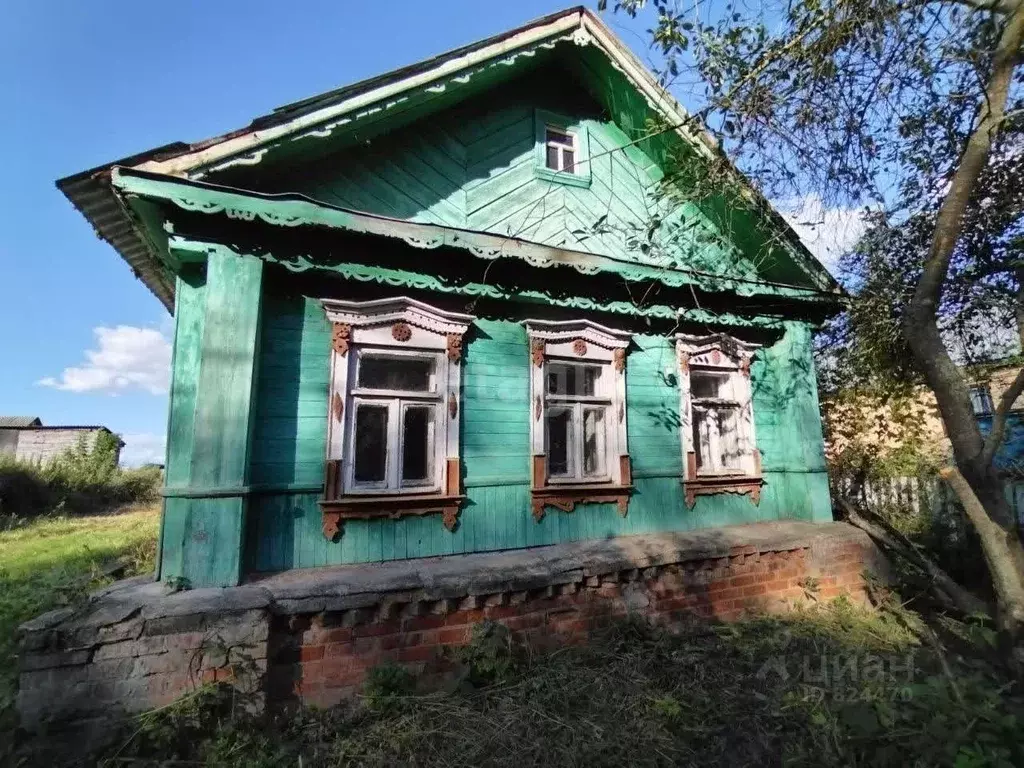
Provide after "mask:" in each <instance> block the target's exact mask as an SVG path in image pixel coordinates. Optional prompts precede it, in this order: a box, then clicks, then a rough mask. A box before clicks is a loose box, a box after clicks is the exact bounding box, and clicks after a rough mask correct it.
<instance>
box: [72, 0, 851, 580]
mask: <svg viewBox="0 0 1024 768" xmlns="http://www.w3.org/2000/svg"><path fill="white" fill-rule="evenodd" d="M720 159H721V158H720V153H719V150H718V149H717V148H716V146H715V144H714V142H713V141H712V140H711V139H709V138H708V137H707V136H705V135H703V134H702V133H701V132H700V130H699V128H698V126H696V125H695V124H694V123H693V122H692V121H690V120H688V118H687V116H686V114H685V113H684V111H683V109H682V108H681V107H680V106H679V105H678V104H677V103H676V102H675V101H674V100H673V99H672V98H671V97H670V96H669V95H668V94H667V93H666V92H665V91H664V90H663V89H661V88H660V87H659V86H658V84H657V83H656V81H655V80H654V79H653V78H652V76H651V75H650V73H649V72H648V71H647V70H646V69H645V68H644V67H643V66H642V65H641V64H640V63H639V61H638V60H637V59H636V58H635V57H634V56H633V55H632V54H631V53H630V51H629V50H628V49H627V48H626V47H625V46H624V45H623V44H622V43H621V42H620V41H619V40H618V39H616V37H615V36H614V35H613V34H612V33H611V32H610V31H609V29H608V28H607V27H606V26H605V25H604V24H603V23H602V22H601V21H600V20H599V19H598V18H597V17H596V16H595V15H594V14H592V13H591V12H590V11H587V10H585V9H581V8H574V9H571V10H567V11H564V12H562V13H558V14H555V15H552V16H548V17H546V18H542V19H539V20H537V21H534V22H532V23H530V24H528V25H526V26H524V27H521V28H519V29H515V30H512V31H510V32H506V33H504V34H501V35H498V36H496V37H493V38H490V39H487V40H483V41H480V42H478V43H474V44H472V45H469V46H466V47H464V48H460V49H458V50H454V51H451V52H449V53H445V54H442V55H440V56H437V57H435V58H433V59H429V60H427V61H423V62H419V63H417V64H413V65H411V66H408V67H405V68H403V69H400V70H396V71H394V72H390V73H387V74H384V75H381V76H379V77H375V78H372V79H370V80H367V81H364V82H361V83H357V84H355V85H351V86H347V87H344V88H340V89H338V90H336V91H332V92H329V93H325V94H322V95H319V96H316V97H313V98H309V99H306V100H304V101H299V102H296V103H294V104H289V105H287V106H284V107H281V108H279V109H277V110H275V111H274V112H272V113H271V114H269V115H265V116H262V117H258V118H256V119H255V120H253V121H252V123H251V124H250V125H248V126H247V127H244V128H241V129H239V130H235V131H232V132H230V133H227V134H225V135H223V136H219V137H216V138H212V139H208V140H206V141H201V142H197V143H193V144H184V143H177V144H170V145H167V146H164V147H160V148H158V149H154V150H152V151H149V152H145V153H143V154H141V155H136V156H133V157H128V158H125V159H122V160H119V161H116V162H114V163H110V164H108V165H104V166H102V167H100V168H95V169H92V170H89V171H86V172H83V173H80V174H77V175H75V176H71V177H68V178H65V179H63V180H61V181H60V182H58V186H59V187H60V189H61V190H63V192H64V193H65V194H66V195H67V197H68V198H69V199H70V200H71V201H72V202H73V203H74V205H75V206H76V207H77V208H78V209H79V210H80V211H81V212H82V213H83V215H85V216H86V218H88V219H89V221H90V222H91V223H92V224H93V225H94V227H95V228H96V230H97V231H98V233H99V234H100V236H101V237H103V238H105V239H106V240H108V241H109V242H110V243H111V244H112V245H113V246H114V247H115V248H116V249H117V250H118V251H119V252H120V254H121V255H122V256H123V257H124V259H125V260H126V261H127V262H128V264H129V265H130V267H131V268H132V269H133V270H134V271H135V273H136V274H137V275H138V276H139V278H140V279H141V280H142V281H143V282H144V283H145V284H146V285H147V286H148V287H149V289H150V290H152V291H153V293H154V294H156V296H158V297H159V298H160V300H161V301H162V302H163V303H164V304H165V305H166V306H167V307H168V309H169V310H171V311H172V312H173V313H174V317H175V333H174V362H173V375H172V384H171V395H170V414H169V421H168V441H167V444H168V448H167V473H166V488H165V489H164V499H165V500H164V514H163V523H162V528H161V537H160V552H159V576H160V578H161V579H164V580H175V581H179V582H184V583H187V584H189V585H191V586H210V585H233V584H237V583H240V582H241V581H244V580H246V579H248V578H251V577H253V576H254V575H255V574H260V573H267V572H275V571H282V570H287V569H299V568H312V567H317V566H329V565H337V564H347V563H366V562H374V561H386V560H397V559H407V558H421V557H428V556H437V555H448V554H455V553H467V552H485V551H495V550H509V549H517V548H525V547H534V546H538V545H544V544H551V543H556V542H565V541H572V540H582V539H593V538H605V537H615V536H625V535H629V534H636V533H647V532H659V531H673V530H683V529H693V528H707V527H713V526H721V525H729V524H738V523H747V522H757V521H766V520H776V519H786V518H789V519H800V520H808V521H830V520H831V519H832V513H831V505H830V500H829V492H828V481H827V477H826V472H825V462H824V456H823V447H822V434H821V424H820V418H819V410H818V400H817V393H816V388H815V376H814V367H813V361H812V357H811V335H812V331H813V329H814V328H815V327H816V325H818V324H820V322H821V321H822V319H823V318H825V317H827V316H828V314H829V313H830V312H833V311H834V310H835V307H836V305H837V302H838V300H839V297H840V289H839V288H838V286H837V285H836V284H835V282H834V281H833V280H832V279H831V278H830V277H829V275H828V274H827V272H826V271H825V270H824V269H823V268H822V267H821V265H820V264H819V263H817V262H816V261H815V259H814V258H813V257H812V256H811V255H810V254H809V253H808V252H807V251H806V249H805V248H804V247H803V246H802V245H801V244H800V242H799V240H798V238H797V237H796V235H795V234H794V233H793V232H792V231H791V230H790V229H789V228H788V226H787V225H786V224H785V223H784V222H783V220H782V219H781V218H780V217H779V216H778V215H777V214H776V213H775V212H773V211H772V210H771V209H770V207H769V206H768V205H767V204H766V203H765V201H764V200H763V199H761V198H760V197H759V196H758V195H757V194H756V193H755V192H754V191H753V190H751V189H750V188H749V187H747V186H746V185H745V184H744V183H743V181H742V179H741V178H740V177H739V175H738V174H737V175H736V178H735V182H736V183H732V184H726V185H723V188H722V190H721V191H718V192H712V193H707V192H706V191H705V193H704V194H701V195H696V194H693V190H691V189H688V188H687V182H686V181H685V179H686V178H689V177H690V176H689V175H688V174H687V173H685V172H682V173H681V172H679V169H681V168H682V169H687V168H689V169H692V171H693V173H692V174H691V175H692V178H694V179H696V178H698V177H700V175H701V174H700V171H701V169H704V168H709V167H711V165H712V164H713V163H716V162H720ZM667 172H671V173H672V175H671V178H668V177H667V176H666V173H667Z"/></svg>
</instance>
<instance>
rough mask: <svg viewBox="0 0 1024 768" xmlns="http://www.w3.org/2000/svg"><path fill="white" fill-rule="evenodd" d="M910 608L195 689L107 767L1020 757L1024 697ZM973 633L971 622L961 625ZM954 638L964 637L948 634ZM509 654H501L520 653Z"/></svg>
mask: <svg viewBox="0 0 1024 768" xmlns="http://www.w3.org/2000/svg"><path fill="white" fill-rule="evenodd" d="M917 627H919V619H918V618H917V617H915V616H914V615H913V614H908V613H907V612H906V611H904V610H903V609H901V608H899V606H898V605H896V604H893V605H892V606H890V608H889V609H887V610H884V611H881V612H878V613H875V612H870V611H866V610H863V609H860V608H857V607H854V606H853V605H851V604H850V603H848V602H846V601H844V600H839V601H836V602H834V603H832V604H829V605H826V606H822V607H819V608H815V609H812V610H805V611H802V612H798V613H796V614H794V615H792V616H789V617H786V618H785V619H777V618H754V619H751V620H748V621H744V622H740V623H736V624H731V625H714V624H709V623H705V622H694V623H692V624H690V625H689V626H687V627H684V628H683V629H682V631H680V632H678V633H674V634H670V633H667V632H663V631H659V630H656V629H653V628H651V627H649V626H647V625H645V624H643V623H640V622H624V623H622V624H620V625H618V626H615V627H612V628H611V629H609V630H608V631H607V632H605V633H603V634H602V635H600V636H598V637H595V638H592V642H591V643H590V644H588V645H587V646H585V647H572V648H565V649H562V650H559V651H556V652H553V653H547V654H538V655H532V654H530V653H529V652H528V650H525V649H516V648H515V647H514V646H511V645H510V644H509V643H503V642H498V643H495V642H493V641H494V633H495V632H500V631H501V630H500V628H498V627H496V625H492V626H491V627H488V628H486V631H484V632H478V635H477V637H476V638H475V640H474V643H473V644H472V645H471V646H470V647H469V649H463V650H461V651H459V652H456V653H454V656H453V658H454V661H455V662H456V663H457V664H460V663H461V664H463V665H464V670H463V671H464V674H463V676H462V682H461V684H460V685H458V686H455V687H453V689H452V690H449V691H448V692H445V693H436V694H417V693H415V692H414V688H413V686H414V683H415V681H414V680H410V679H409V677H408V675H405V674H400V673H398V670H396V669H387V668H383V669H378V670H376V671H375V673H374V674H372V675H371V677H370V680H371V682H370V684H369V685H368V687H367V689H366V691H365V695H364V697H363V699H362V701H361V702H358V703H356V704H354V705H353V706H343V707H338V708H335V709H333V710H329V711H317V710H313V709H300V710H297V711H293V712H291V713H284V714H277V715H273V716H265V717H260V716H256V715H251V714H247V713H246V710H245V707H244V706H239V705H240V704H244V700H241V701H240V700H239V698H238V694H236V693H233V692H232V691H231V690H230V689H228V688H223V687H219V688H218V687H209V688H204V689H200V690H199V691H198V692H196V693H195V694H192V695H190V696H188V697H186V698H185V699H184V700H182V701H180V702H179V703H177V704H175V705H174V706H172V707H170V708H168V709H165V710H162V711H160V712H157V713H152V714H148V715H144V716H142V717H141V718H139V719H137V720H136V721H135V722H133V723H132V724H131V725H130V727H129V729H127V730H126V731H125V733H124V734H123V735H122V737H121V739H119V740H118V742H117V743H116V744H115V745H114V747H112V748H111V749H110V750H109V751H108V752H107V753H106V754H104V755H101V756H99V757H98V758H96V759H97V764H98V765H101V766H119V767H126V766H137V767H138V768H142V766H147V767H148V766H153V767H154V768H155V766H163V765H178V764H182V765H185V764H189V765H192V764H194V765H205V766H218V767H221V768H242V766H245V767H246V768H250V767H252V766H256V767H261V768H271V767H274V768H276V767H278V766H280V767H281V768H285V767H288V768H292V767H294V766H303V768H327V767H328V766H350V765H351V766H382V767H383V766H394V765H403V766H424V767H426V766H437V767H438V768H442V767H443V768H463V767H464V768H470V767H474V768H475V767H476V766H495V767H497V768H528V767H530V766H588V767H593V768H602V767H604V766H608V767H611V766H623V765H630V766H651V767H653V766H674V765H694V766H698V765H699V766H702V767H703V766H761V765H789V766H848V765H864V766H867V765H870V766H932V765H949V766H956V767H957V768H980V767H981V766H1012V765H1022V764H1024V729H1022V727H1021V726H1022V725H1024V722H1022V719H1021V718H1022V715H1024V700H1022V698H1021V696H1020V693H1019V691H1018V688H1017V686H1016V685H1015V684H1014V682H1013V680H1012V678H1011V677H1010V676H1009V675H1008V674H1007V673H1006V670H1003V669H1002V668H1001V667H999V665H998V664H996V663H993V662H991V661H988V660H985V657H984V654H982V653H981V652H980V651H981V649H979V648H976V649H975V651H977V652H972V653H969V654H964V655H961V654H960V652H959V651H966V650H969V648H970V646H969V645H961V646H958V648H959V651H957V652H950V653H949V654H948V657H947V656H946V655H945V654H944V655H943V657H942V658H941V659H940V657H939V656H937V655H936V653H935V652H934V651H932V650H930V648H931V646H922V645H921V644H920V643H919V641H918V637H919V632H918V631H917V629H916V628H917ZM964 634H965V636H968V635H969V634H970V633H969V632H966V633H964ZM947 642H949V643H950V646H949V647H950V648H951V649H952V647H953V645H952V643H953V642H954V641H953V640H952V636H947ZM510 647H511V650H507V651H506V653H507V655H506V656H505V657H504V658H499V657H500V656H501V653H500V652H496V650H495V649H501V648H506V649H507V648H510Z"/></svg>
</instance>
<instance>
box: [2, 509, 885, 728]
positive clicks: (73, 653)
mask: <svg viewBox="0 0 1024 768" xmlns="http://www.w3.org/2000/svg"><path fill="white" fill-rule="evenodd" d="M790 528H793V530H794V531H795V532H796V534H799V535H796V534H794V535H793V536H792V537H789V536H780V535H779V530H778V526H765V527H760V528H759V527H756V526H751V527H750V528H749V529H745V530H744V531H743V534H744V535H745V536H748V537H749V538H747V539H746V540H747V541H751V542H760V543H759V544H752V545H750V546H738V547H733V548H731V549H728V548H725V546H726V545H722V544H719V543H716V541H715V539H714V537H708V538H706V539H701V537H700V536H694V537H693V539H692V540H683V543H682V544H681V545H680V547H681V548H680V549H676V548H674V546H675V545H674V544H673V542H672V541H668V542H666V541H665V540H658V541H657V542H655V543H654V545H653V547H652V548H651V549H648V550H645V546H646V545H645V543H644V541H643V540H639V539H638V540H628V541H623V542H619V545H618V546H617V548H616V549H615V550H614V551H613V553H612V554H609V552H608V551H602V552H601V553H600V554H599V555H598V556H595V557H588V556H586V555H585V554H583V555H581V554H579V553H578V552H577V553H576V554H571V553H570V554H563V555H562V556H563V557H564V559H563V560H556V561H551V562H556V563H557V565H555V566H552V565H551V562H548V561H543V562H544V565H543V567H541V566H538V565H537V564H536V563H535V564H534V566H533V567H534V568H535V570H533V571H531V570H530V568H529V567H524V568H523V569H522V570H516V569H512V570H508V571H507V573H505V572H502V573H503V574H504V575H501V576H500V577H496V578H489V577H488V578H484V577H482V576H481V575H480V573H481V571H480V568H481V566H480V565H479V564H478V565H477V566H475V567H476V568H477V569H478V570H477V571H475V572H474V571H472V569H470V570H468V571H467V572H466V574H465V577H464V578H460V577H459V576H458V574H457V573H454V574H453V573H451V572H449V573H448V575H447V576H446V577H445V578H444V579H439V580H438V582H437V585H432V584H431V583H430V582H425V581H422V580H421V581H420V582H417V581H416V580H414V579H410V580H406V581H404V582H399V583H401V584H403V585H409V587H408V591H400V590H402V589H404V588H405V587H395V588H393V589H391V590H381V591H372V590H371V591H367V592H343V591H332V590H334V589H335V587H334V586H333V582H331V581H330V580H327V581H326V582H324V581H322V580H321V581H318V580H317V579H318V578H322V575H321V577H318V575H317V574H316V573H314V572H310V573H307V574H305V575H303V574H297V575H294V577H293V579H294V581H295V583H298V584H300V585H301V589H302V590H306V591H305V592H300V593H299V594H300V598H299V599H293V598H287V597H280V598H279V597H276V596H275V593H273V592H272V591H271V590H269V589H267V588H266V587H265V586H261V585H260V584H258V583H257V584H253V585H246V586H241V587H235V588H231V589H223V590H222V589H209V590H191V591H185V592H180V593H173V594H169V593H167V592H166V590H165V589H164V588H163V587H162V586H161V585H159V584H144V583H142V582H140V583H139V584H134V585H133V584H132V583H130V582H125V583H123V584H122V585H121V586H120V587H117V586H115V587H112V588H111V589H110V592H109V594H107V595H106V596H105V597H103V598H101V599H98V600H97V601H95V602H94V603H92V604H91V605H92V608H91V611H87V612H85V613H84V614H79V613H77V612H76V611H73V610H71V609H62V610H58V611H54V612H51V613H49V614H45V615H43V616H41V617H39V618H37V619H34V620H32V621H31V622H28V623H26V624H25V625H23V626H22V628H21V632H22V645H21V650H22V653H21V659H20V662H21V677H20V690H19V694H18V708H19V711H20V713H21V717H22V724H23V725H24V726H25V727H26V728H28V729H30V730H36V731H38V730H40V729H41V728H43V727H44V726H46V727H48V726H47V724H60V723H63V724H65V725H69V726H70V727H77V728H80V729H81V730H83V732H86V731H87V732H88V734H90V735H89V736H88V738H102V736H103V734H105V733H108V732H110V731H109V728H107V727H106V725H104V724H103V723H105V722H107V721H108V720H111V719H116V718H117V717H118V716H120V715H123V714H126V713H131V712H138V711H141V710H145V709H149V708H152V707H155V706H160V705H163V704H166V703H168V702H169V701H171V700H173V699H174V698H176V697H177V696H179V695H181V694H183V693H187V692H189V691H190V690H192V689H194V688H195V687H196V686H198V685H199V684H201V683H202V682H204V681H209V680H221V679H228V680H232V681H233V682H234V683H235V684H236V685H238V686H239V687H240V688H243V689H245V690H248V691H250V692H251V693H253V694H255V696H254V697H253V702H254V706H262V702H263V701H264V699H266V700H269V701H272V702H273V701H282V702H288V701H292V702H305V703H309V704H318V705H321V706H329V705H331V704H335V703H337V702H338V701H339V700H341V699H343V698H345V697H348V696H350V695H352V694H354V693H355V692H357V691H358V690H359V688H360V686H361V685H362V684H363V682H364V681H365V679H366V676H367V672H368V670H370V669H371V668H373V667H375V666H377V665H380V664H383V663H396V664H400V665H403V666H405V667H407V668H409V669H410V671H412V672H414V673H416V674H417V676H418V677H417V679H418V682H419V683H420V684H421V685H422V687H424V688H429V687H432V686H434V685H437V684H440V683H442V682H443V681H444V680H445V679H450V677H451V672H452V669H453V666H454V662H453V660H452V659H451V654H448V653H446V651H445V650H444V649H445V648H448V647H452V646H461V645H465V644H466V643H467V642H469V640H470V638H471V636H472V632H473V626H474V625H476V624H479V623H480V622H483V621H485V620H489V621H493V622H497V623H500V624H502V625H504V626H505V627H507V628H508V630H509V631H510V634H511V635H512V637H513V638H514V639H516V640H517V641H520V642H523V643H528V644H530V645H531V646H534V647H540V648H543V647H545V646H556V645H565V644H572V643H583V642H586V640H587V638H588V636H589V635H590V633H591V632H593V631H595V630H598V629H601V628H603V627H605V626H607V625H608V624H609V623H610V622H612V621H613V620H615V619H618V618H620V617H623V616H626V615H627V614H632V615H636V616H641V617H645V618H647V619H649V620H651V621H654V622H657V623H660V624H664V625H667V626H670V627H671V625H672V624H673V623H676V622H681V621H685V620H690V619H691V617H693V616H700V617H707V618H714V619H720V620H730V619H736V618H738V617H739V616H741V615H742V614H743V613H744V612H746V611H777V610H783V609H785V608H786V607H788V606H789V605H791V604H792V603H794V602H801V601H806V600H809V599H828V598H832V597H835V596H837V595H839V594H841V593H844V592H845V593H848V594H850V595H851V596H852V597H853V598H855V599H858V600H860V599H863V586H864V585H863V582H862V577H861V574H862V571H863V570H865V569H870V570H874V571H876V572H879V573H880V574H882V575H883V576H884V568H885V565H884V559H882V558H881V557H880V555H879V553H878V551H877V550H876V549H875V548H874V546H873V545H872V544H871V542H870V540H869V539H868V538H867V537H866V536H865V535H864V534H863V533H861V532H859V531H857V530H856V529H854V528H852V527H850V526H843V525H838V524H833V525H830V526H822V527H820V528H819V527H815V528H813V529H811V530H807V529H803V528H799V526H795V527H794V526H790ZM798 529H799V530H798ZM788 530H789V529H786V530H784V531H783V532H784V533H785V532H786V531H788ZM659 542H660V543H659ZM784 542H785V543H784ZM649 544H650V543H649V542H648V545H649ZM473 557H474V558H476V557H486V556H473ZM498 557H499V558H500V557H502V556H498ZM467 562H468V561H467ZM538 562H540V561H538ZM648 563H658V565H655V566H652V567H647V568H637V567H636V566H637V564H648ZM421 567H422V568H424V570H429V568H430V563H429V562H424V563H422V564H421ZM506 568H507V564H506ZM483 572H484V573H486V574H490V575H493V574H494V573H497V572H492V571H488V570H487V569H486V568H485V569H484V570H483ZM474 573H476V575H475V576H474V575H473V574H474ZM364 577H365V574H364ZM285 581H286V582H287V580H285ZM288 583H291V582H288ZM288 583H285V584H284V585H283V586H281V585H279V588H280V589H282V590H284V589H285V588H286V587H287V586H288ZM368 583H369V584H371V585H372V584H373V581H372V579H371V580H370V581H369V582H368ZM392 583H394V582H392ZM474 584H476V585H480V586H479V589H480V590H487V592H486V593H485V594H467V593H468V592H471V591H473V586H472V585H474ZM541 584H547V585H550V586H543V587H541V586H539V585H541ZM513 585H518V586H513ZM534 586H536V587H537V588H531V589H529V590H528V591H522V590H524V589H527V588H528V587H534ZM317 590H323V591H317ZM499 590H500V591H499ZM515 590H519V591H515ZM291 594H294V592H293V593H291ZM328 605H333V606H337V608H336V609H332V610H324V608H325V607H326V606H328ZM343 607H344V610H342V608H343ZM90 722H91V723H92V725H89V723H90ZM60 727H63V726H60ZM83 738H85V737H83Z"/></svg>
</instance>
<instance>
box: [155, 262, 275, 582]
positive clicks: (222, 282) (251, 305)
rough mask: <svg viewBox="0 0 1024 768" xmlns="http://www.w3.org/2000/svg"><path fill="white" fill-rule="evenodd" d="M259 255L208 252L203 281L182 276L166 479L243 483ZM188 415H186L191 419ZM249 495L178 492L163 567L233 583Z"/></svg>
mask: <svg viewBox="0 0 1024 768" xmlns="http://www.w3.org/2000/svg"><path fill="white" fill-rule="evenodd" d="M262 278H263V262H261V261H260V260H258V259H255V258H250V257H241V256H237V255H234V254H231V253H228V252H226V251H217V252H215V253H213V254H211V255H210V256H209V258H208V261H207V267H206V280H205V285H204V286H203V287H202V290H201V291H200V290H199V284H198V282H194V283H192V284H188V285H185V282H184V281H183V283H182V285H179V289H181V288H182V287H184V290H182V292H181V293H180V294H179V301H178V305H177V309H178V317H177V328H176V332H175V358H176V364H175V376H174V379H175V380H174V383H173V386H175V387H176V390H177V391H176V393H172V398H171V400H172V403H171V417H170V423H171V428H170V435H171V439H172V442H173V450H172V451H171V466H170V469H171V470H172V471H171V472H169V473H168V478H167V482H168V484H169V485H172V486H175V487H179V486H185V485H187V486H189V487H192V488H209V487H221V488H224V487H229V488H230V487H239V488H240V487H242V486H244V485H246V484H247V482H248V478H249V474H248V473H249V457H250V444H251V439H252V432H253V429H252V425H253V419H254V416H255V413H256V409H255V408H254V398H253V393H254V389H255V386H256V381H257V377H258V374H257V371H256V359H257V356H258V344H259V323H260V313H261V307H262V301H261V296H262ZM190 423H191V425H190ZM245 522H246V500H245V498H244V496H243V495H242V494H241V493H240V494H239V495H238V496H232V497H223V498H175V499H167V500H166V501H165V504H164V521H163V526H162V538H161V551H160V555H159V557H160V575H161V578H163V579H169V578H184V579H186V580H187V581H188V582H189V584H190V585H191V586H194V587H207V586H230V585H233V584H237V583H238V582H239V580H240V578H241V574H242V559H243V551H244V549H245V543H246V528H245Z"/></svg>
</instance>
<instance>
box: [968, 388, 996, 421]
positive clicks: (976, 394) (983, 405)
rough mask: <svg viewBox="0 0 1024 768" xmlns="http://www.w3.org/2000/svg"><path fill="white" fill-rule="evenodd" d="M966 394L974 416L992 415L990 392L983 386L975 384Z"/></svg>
mask: <svg viewBox="0 0 1024 768" xmlns="http://www.w3.org/2000/svg"><path fill="white" fill-rule="evenodd" d="M968 393H969V394H970V396H971V408H972V409H974V414H975V415H976V416H981V415H985V414H989V413H992V411H993V410H995V409H994V408H993V407H992V392H991V391H990V390H989V388H988V386H987V385H985V384H975V385H974V386H972V387H971V388H970V389H969V390H968Z"/></svg>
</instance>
